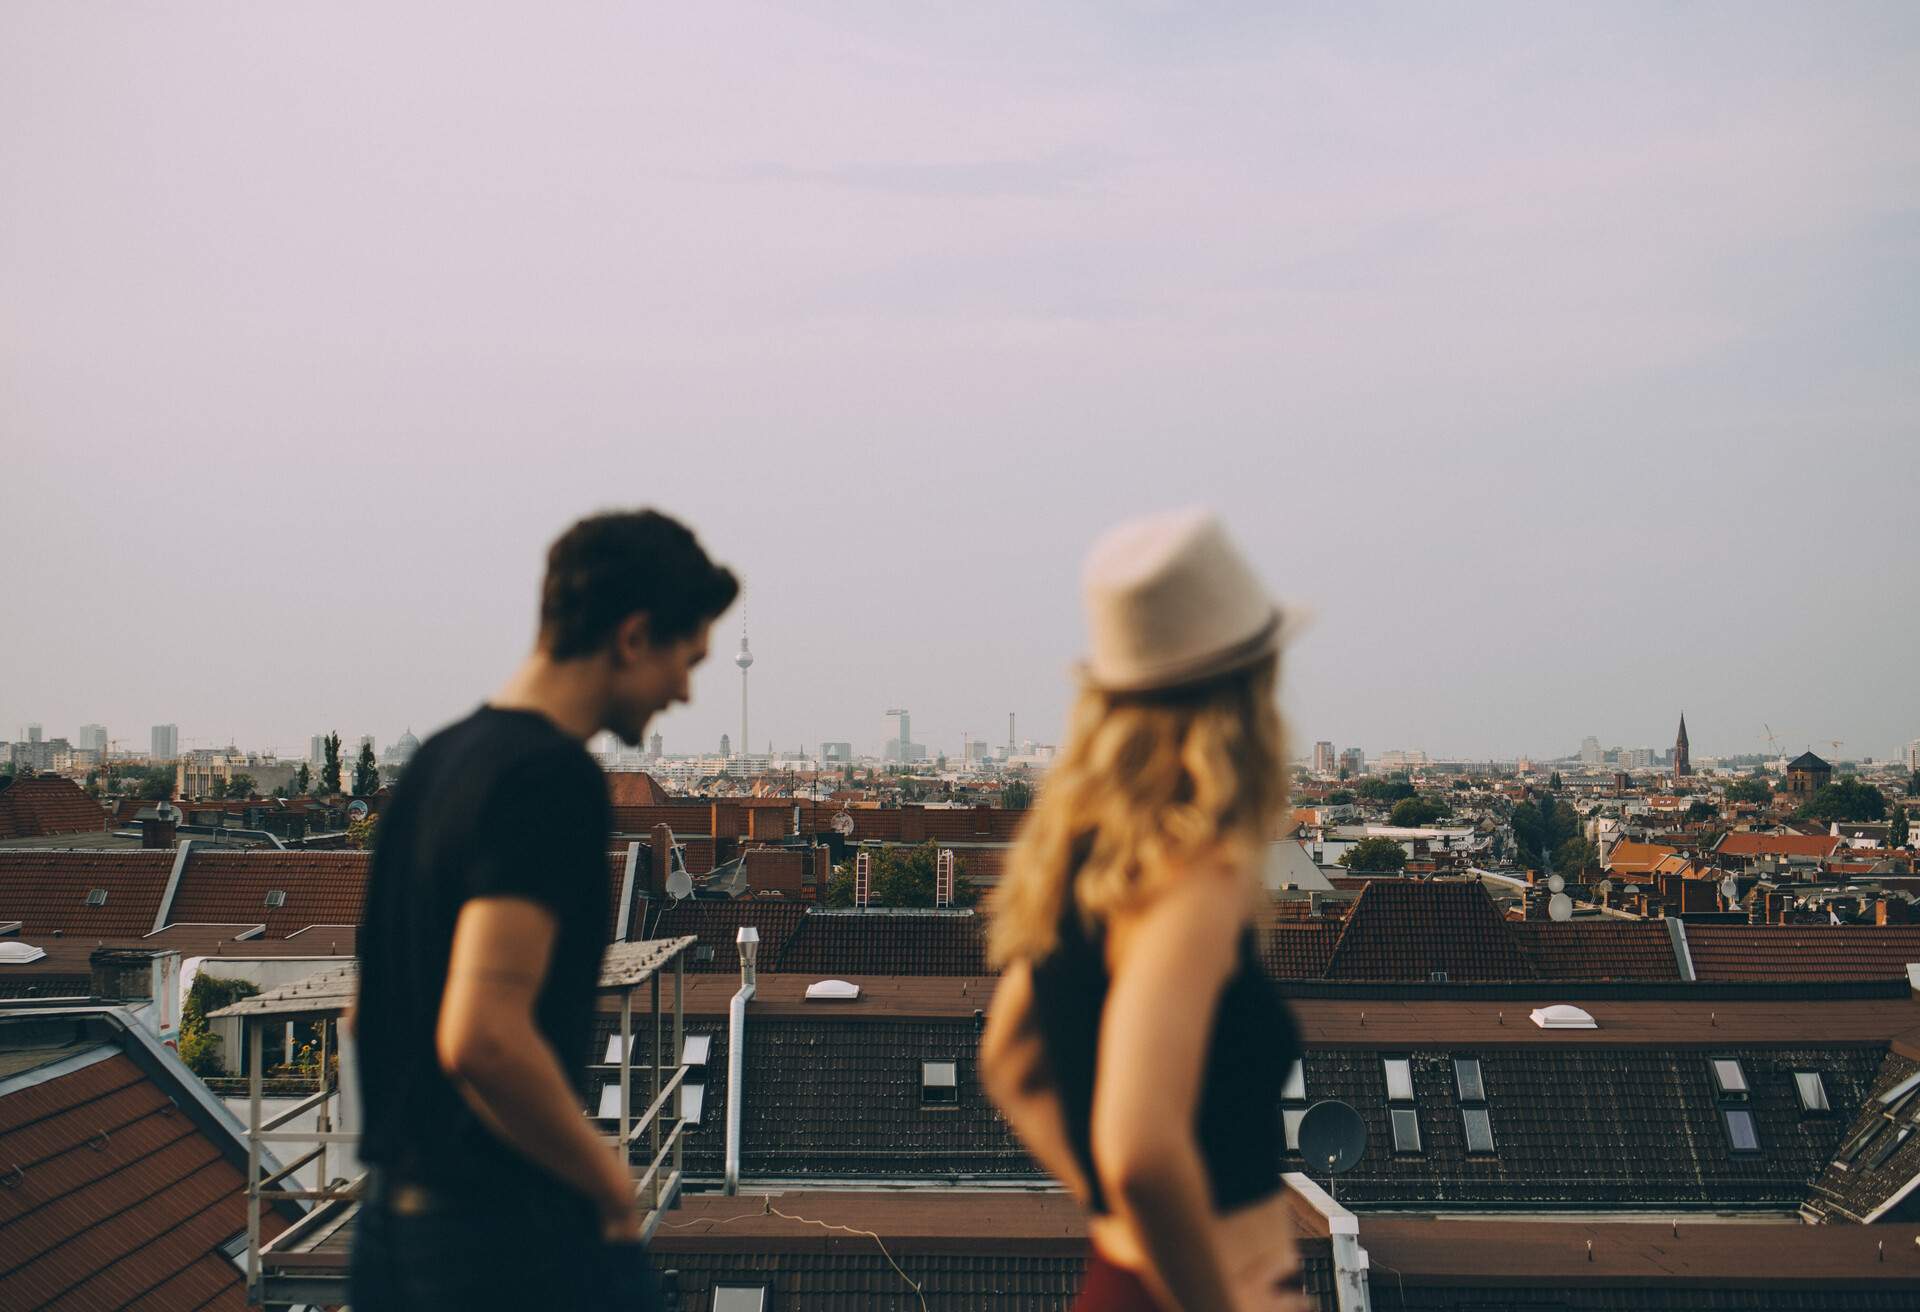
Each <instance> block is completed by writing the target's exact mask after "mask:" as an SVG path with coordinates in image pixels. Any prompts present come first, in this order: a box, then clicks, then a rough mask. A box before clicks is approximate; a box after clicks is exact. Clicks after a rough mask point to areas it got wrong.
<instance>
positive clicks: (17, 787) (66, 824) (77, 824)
mask: <svg viewBox="0 0 1920 1312" xmlns="http://www.w3.org/2000/svg"><path fill="white" fill-rule="evenodd" d="M108 823H109V817H108V815H107V812H106V809H105V808H104V807H102V806H101V805H100V803H98V802H96V801H94V800H93V799H92V798H91V797H88V796H87V794H86V790H85V789H83V788H81V787H80V785H79V784H76V783H75V782H73V780H71V779H65V778H61V777H59V776H57V775H54V776H41V777H39V778H32V779H29V778H23V777H19V776H15V777H13V782H12V784H11V785H10V786H7V787H0V838H46V837H49V836H51V835H55V834H84V833H89V832H93V831H96V830H105V829H106V828H108Z"/></svg>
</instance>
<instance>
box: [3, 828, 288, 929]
mask: <svg viewBox="0 0 1920 1312" xmlns="http://www.w3.org/2000/svg"><path fill="white" fill-rule="evenodd" d="M172 871H173V853H172V852H167V851H153V852H147V851H119V852H116V851H97V850H74V851H65V852H52V851H42V850H37V849H31V848H16V849H13V850H11V851H0V921H4V920H19V921H23V922H24V924H23V925H22V927H21V930H20V936H21V937H22V938H24V939H26V940H27V941H28V942H32V941H33V940H34V936H35V935H47V934H51V933H52V932H53V931H55V930H59V931H60V932H61V933H62V934H64V935H68V936H71V937H85V938H87V939H88V940H89V941H92V940H95V939H105V938H139V937H140V936H141V935H142V934H145V933H147V932H148V931H149V930H151V929H152V928H153V922H154V917H156V916H157V915H159V913H160V899H161V897H162V896H163V895H164V894H165V892H166V888H167V878H168V876H169V875H170V874H171V873H172ZM96 888H103V889H105V890H106V892H107V900H106V904H105V905H104V906H97V907H92V906H88V905H87V894H88V892H89V891H91V890H92V889H96ZM211 918H212V919H218V920H237V919H239V918H240V917H237V916H218V917H211ZM257 918H258V917H256V919H257Z"/></svg>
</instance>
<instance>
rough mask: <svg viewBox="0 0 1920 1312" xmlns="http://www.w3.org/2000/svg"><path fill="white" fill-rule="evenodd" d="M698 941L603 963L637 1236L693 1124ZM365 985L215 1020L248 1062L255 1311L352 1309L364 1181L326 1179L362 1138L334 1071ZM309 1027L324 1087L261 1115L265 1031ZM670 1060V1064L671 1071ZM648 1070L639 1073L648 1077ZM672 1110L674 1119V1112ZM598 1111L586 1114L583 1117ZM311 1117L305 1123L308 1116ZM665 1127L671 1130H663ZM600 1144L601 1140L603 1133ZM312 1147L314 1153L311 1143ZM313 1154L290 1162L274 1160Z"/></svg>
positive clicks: (249, 1264)
mask: <svg viewBox="0 0 1920 1312" xmlns="http://www.w3.org/2000/svg"><path fill="white" fill-rule="evenodd" d="M693 942H694V940H693V938H692V937H691V936H687V937H683V938H671V939H650V940H647V941H644V942H639V943H615V944H613V945H612V946H610V947H609V948H608V949H607V952H606V956H605V957H604V958H603V959H602V962H601V967H600V985H599V987H600V991H601V993H602V994H607V993H616V994H618V995H619V999H620V1063H619V1065H620V1114H619V1116H618V1118H617V1128H616V1131H615V1134H614V1135H613V1136H612V1137H610V1138H607V1144H608V1147H609V1149H611V1150H613V1151H616V1152H618V1153H620V1154H621V1155H622V1156H623V1157H624V1159H625V1160H626V1162H627V1163H628V1169H629V1171H630V1172H631V1171H632V1169H633V1165H634V1153H635V1151H636V1149H638V1148H639V1146H640V1144H641V1141H642V1140H644V1141H645V1145H646V1146H645V1149H644V1151H646V1152H647V1153H648V1155H649V1156H648V1161H647V1163H646V1167H645V1169H644V1170H643V1171H641V1172H640V1173H639V1175H638V1176H637V1177H636V1178H635V1179H634V1187H633V1192H634V1205H635V1207H636V1208H644V1211H643V1212H642V1215H641V1221H640V1228H641V1233H642V1234H643V1235H644V1236H645V1237H646V1238H648V1239H651V1238H652V1237H653V1233H654V1231H655V1230H656V1229H658V1228H659V1225H660V1221H661V1219H662V1217H664V1216H665V1215H666V1213H667V1212H669V1211H671V1210H672V1208H673V1206H674V1204H675V1203H676V1202H677V1201H678V1199H679V1196H680V1186H681V1182H682V1179H683V1171H682V1163H683V1154H684V1144H683V1141H682V1140H683V1135H684V1131H685V1129H686V1120H685V1117H684V1115H683V1109H682V1108H681V1106H680V1103H679V1101H678V1097H677V1095H678V1093H679V1090H680V1087H681V1084H682V1082H683V1081H684V1080H685V1078H686V1074H687V1068H686V1066H685V1065H684V1064H682V1057H683V1056H684V1051H683V1050H684V1045H685V1038H686V1012H685V1002H686V952H687V949H688V948H690V947H692V946H693ZM668 967H671V968H672V977H673V998H672V1002H671V1013H672V1026H673V1030H672V1047H671V1048H669V1047H667V1045H666V1043H665V1042H664V1040H665V1038H666V1035H665V1033H664V1029H665V1026H666V1024H667V1022H668V1017H667V1015H666V1014H665V1013H664V1012H663V1011H662V1008H661V996H660V994H661V989H660V983H661V976H662V974H663V973H664V972H665V971H666V970H667V969H668ZM642 986H645V987H646V988H647V990H648V1003H647V1012H646V1014H647V1016H648V1017H650V1018H651V1021H652V1026H653V1041H652V1045H651V1051H652V1058H653V1060H652V1062H651V1085H650V1089H649V1092H650V1093H651V1101H649V1103H648V1104H647V1107H646V1109H645V1110H644V1111H643V1112H641V1113H640V1114H639V1115H638V1116H635V1115H634V1114H633V1097H634V1094H635V1092H636V1090H635V1088H634V1067H633V1038H634V995H635V994H637V993H638V992H639V991H640V989H641V987H642ZM358 988H359V975H358V971H357V970H356V969H355V968H354V967H351V966H347V967H342V968H339V969H335V970H328V971H323V972H321V973H319V974H317V975H312V976H309V977H308V978H306V979H304V980H301V981H300V982H299V983H297V984H290V985H287V986H285V987H283V988H277V989H272V990H270V991H268V992H265V993H261V994H258V995H256V996H254V997H251V998H246V999H244V1000H242V1001H240V1002H236V1003H234V1004H233V1005H232V1006H229V1007H224V1008H222V1009H220V1010H219V1011H216V1012H214V1013H212V1017H211V1018H214V1019H217V1018H224V1017H233V1018H235V1019H237V1020H239V1021H240V1023H241V1026H242V1032H243V1036H244V1037H243V1043H244V1046H245V1051H246V1054H247V1117H246V1123H247V1235H246V1265H245V1272H246V1280H247V1301H248V1302H250V1303H253V1304H255V1305H257V1306H265V1307H291V1306H296V1305H301V1304H312V1305H316V1306H333V1305H338V1304H341V1303H344V1302H345V1301H346V1288H347V1263H348V1257H349V1253H350V1250H351V1238H352V1232H353V1223H354V1218H355V1215H356V1214H357V1212H358V1211H359V1207H360V1198H361V1193H362V1190H363V1187H364V1184H365V1173H364V1172H360V1173H358V1174H356V1175H355V1176H354V1178H352V1179H348V1178H346V1177H344V1176H338V1175H330V1174H329V1173H328V1168H329V1162H328V1158H329V1155H330V1150H331V1152H332V1155H333V1161H334V1162H335V1163H338V1162H339V1161H341V1160H342V1157H341V1155H340V1154H341V1153H342V1150H343V1149H345V1148H347V1147H351V1146H352V1145H353V1144H355V1143H357V1142H358V1140H359V1137H360V1136H359V1134H358V1132H357V1131H354V1130H343V1129H340V1128H338V1126H339V1124H340V1121H341V1111H342V1106H343V1104H342V1088H341V1083H340V1080H339V1076H338V1072H337V1070H336V1062H335V1060H334V1057H335V1055H336V1054H337V1053H338V1050H339V1038H338V1025H339V1020H340V1017H341V1016H342V1015H344V1014H345V1012H346V1011H347V1009H348V1007H349V1006H350V1005H351V1004H352V1002H353V999H354V996H355V994H356V993H357V992H358ZM296 1021H307V1022H311V1023H313V1024H314V1025H315V1027H316V1029H317V1030H318V1032H319V1045H318V1050H319V1088H318V1089H317V1090H316V1091H315V1092H314V1093H312V1094H310V1095H308V1096H306V1097H303V1098H301V1099H300V1100H299V1101H298V1102H296V1103H295V1104H294V1105H293V1106H292V1107H289V1108H286V1109H285V1110H283V1111H280V1112H278V1113H277V1114H275V1115H274V1116H272V1117H271V1118H268V1117H267V1116H266V1115H265V1107H264V1103H265V1083H264V1073H263V1071H262V1065H263V1060H264V1043H263V1036H264V1034H265V1032H266V1030H267V1027H268V1026H272V1025H285V1024H289V1023H292V1022H296ZM668 1052H671V1053H672V1054H673V1058H674V1062H675V1065H674V1066H672V1067H671V1068H670V1067H668V1065H667V1064H666V1054H667V1053H668ZM643 1074H644V1072H643ZM669 1107H671V1108H673V1111H672V1112H671V1113H670V1112H669V1111H668V1108H669ZM588 1114H589V1115H591V1114H592V1112H591V1111H589V1112H588ZM309 1118H310V1119H309ZM663 1121H670V1123H671V1125H670V1128H668V1127H667V1126H663V1125H662V1122H663ZM603 1137H604V1136H603ZM309 1145H310V1146H309ZM302 1146H308V1147H307V1150H306V1151H305V1152H302V1153H300V1155H298V1156H296V1157H294V1158H293V1159H292V1160H290V1161H288V1162H286V1163H285V1164H284V1165H281V1164H279V1162H278V1160H277V1159H278V1153H279V1152H280V1151H281V1150H282V1149H285V1150H286V1151H289V1152H292V1151H297V1150H298V1149H299V1148H300V1147H302ZM309 1166H311V1167H312V1168H313V1187H311V1188H304V1187H300V1181H299V1180H298V1179H297V1178H296V1173H297V1172H299V1171H301V1170H302V1169H304V1168H306V1167H309ZM277 1204H292V1205H293V1206H295V1207H300V1208H303V1209H304V1210H305V1215H303V1216H302V1217H301V1218H300V1219H299V1220H298V1221H296V1222H294V1223H293V1224H292V1225H291V1226H289V1227H288V1228H287V1229H285V1230H284V1231H282V1232H281V1233H280V1234H278V1235H277V1236H275V1237H273V1239H272V1240H271V1241H267V1242H263V1226H262V1218H263V1215H264V1212H265V1209H266V1208H267V1207H268V1206H272V1205H277Z"/></svg>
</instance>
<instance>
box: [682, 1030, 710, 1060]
mask: <svg viewBox="0 0 1920 1312" xmlns="http://www.w3.org/2000/svg"><path fill="white" fill-rule="evenodd" d="M711 1051H713V1035H711V1034H689V1035H687V1037H686V1038H685V1039H684V1040H682V1042H681V1044H680V1064H681V1065H682V1066H705V1065H706V1064H707V1054H708V1053H709V1052H711Z"/></svg>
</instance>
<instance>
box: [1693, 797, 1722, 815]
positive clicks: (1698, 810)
mask: <svg viewBox="0 0 1920 1312" xmlns="http://www.w3.org/2000/svg"><path fill="white" fill-rule="evenodd" d="M1719 814H1720V808H1719V807H1717V806H1715V805H1714V804H1713V803H1712V802H1711V801H1709V800H1707V799H1706V798H1704V797H1702V798H1698V799H1696V800H1695V801H1692V802H1689V803H1688V804H1687V819H1689V820H1712V819H1714V818H1716V817H1717V816H1718V815H1719Z"/></svg>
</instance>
